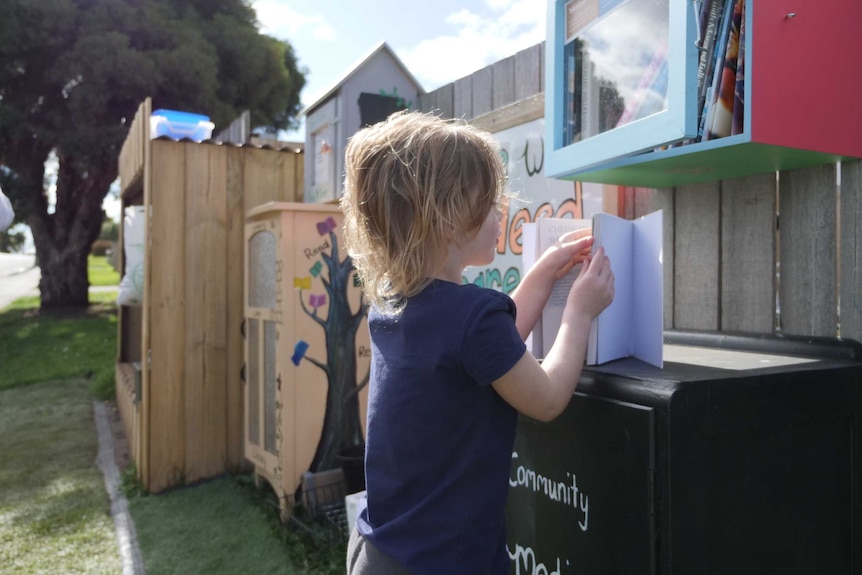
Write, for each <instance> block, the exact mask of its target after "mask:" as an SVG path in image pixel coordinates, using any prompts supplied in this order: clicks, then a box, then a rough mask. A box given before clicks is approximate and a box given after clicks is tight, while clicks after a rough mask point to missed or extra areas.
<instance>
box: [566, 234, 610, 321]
mask: <svg viewBox="0 0 862 575" xmlns="http://www.w3.org/2000/svg"><path fill="white" fill-rule="evenodd" d="M613 299H614V273H613V272H612V271H611V262H610V260H609V259H608V256H606V255H605V249H604V248H599V249H598V250H597V251H596V255H595V256H594V257H593V258H592V259H590V258H587V260H586V263H585V264H584V266H583V267H582V268H581V273H580V274H578V279H576V280H575V283H574V284H573V285H572V289H571V291H569V297H568V301H567V306H566V307H567V308H568V307H571V308H572V309H574V310H578V311H580V312H581V313H584V314H585V315H586V316H587V317H588V318H589V319H590V320H592V318H594V317H596V316H597V315H599V314H600V313H601V312H602V310H604V309H605V308H606V307H608V306H609V305H610V304H611V302H612V301H613Z"/></svg>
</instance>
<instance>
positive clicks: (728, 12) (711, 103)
mask: <svg viewBox="0 0 862 575" xmlns="http://www.w3.org/2000/svg"><path fill="white" fill-rule="evenodd" d="M735 4H736V0H727V2H726V4H724V14H722V16H721V20H720V25H719V28H718V35H717V37H716V40H715V51H714V56H713V58H711V60H712V62H713V75H712V82H711V83H710V87H711V92H710V96H709V98H707V99H706V102H705V104H704V112H703V113H704V115H705V116H706V124H705V126H704V131H703V135H702V139H703V140H709V139H711V138H712V134H711V127H712V123H713V121H714V118H715V104H716V102H717V100H718V92H719V85H720V83H721V74H722V71H723V70H724V66H723V62H724V56H725V52H726V51H727V40H728V36H729V35H730V21H731V19H732V18H733V8H734V6H735Z"/></svg>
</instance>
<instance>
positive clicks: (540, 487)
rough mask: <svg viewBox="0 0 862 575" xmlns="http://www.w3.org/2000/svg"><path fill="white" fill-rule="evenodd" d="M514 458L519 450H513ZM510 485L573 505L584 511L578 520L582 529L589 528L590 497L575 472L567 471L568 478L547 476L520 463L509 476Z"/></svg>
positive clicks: (563, 503)
mask: <svg viewBox="0 0 862 575" xmlns="http://www.w3.org/2000/svg"><path fill="white" fill-rule="evenodd" d="M512 459H518V452H517V451H513V452H512ZM509 486H511V487H515V488H524V489H529V490H531V491H533V492H534V493H539V494H542V495H544V496H545V497H547V498H548V499H550V500H551V501H555V502H557V503H560V504H562V505H567V506H571V507H572V508H573V509H576V510H578V511H580V512H581V513H583V520H581V521H579V522H578V526H579V527H580V528H581V531H586V530H587V529H588V528H589V519H590V498H589V497H588V496H587V494H586V493H584V492H583V491H580V490H578V480H577V477H576V476H575V474H574V473H570V472H568V471H567V472H566V479H564V480H559V479H554V478H552V477H545V476H544V475H542V474H540V473H536V472H535V471H533V470H532V469H529V468H527V467H524V466H523V465H518V466H515V467H513V469H512V476H510V477H509Z"/></svg>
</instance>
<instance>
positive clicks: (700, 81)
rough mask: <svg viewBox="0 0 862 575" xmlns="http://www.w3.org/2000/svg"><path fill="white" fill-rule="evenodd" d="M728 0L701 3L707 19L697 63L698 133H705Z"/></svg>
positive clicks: (702, 16)
mask: <svg viewBox="0 0 862 575" xmlns="http://www.w3.org/2000/svg"><path fill="white" fill-rule="evenodd" d="M727 2H728V0H704V2H703V4H702V5H701V18H702V19H705V22H704V23H703V24H702V26H703V33H702V34H701V39H700V53H699V55H698V64H697V110H698V112H699V114H700V115H699V116H698V126H699V127H700V128H701V129H699V131H698V134H699V135H700V134H703V129H702V128H703V127H705V125H706V118H705V117H704V113H703V112H704V108H705V107H706V104H707V102H708V99H707V94H708V92H709V91H710V86H711V84H712V76H713V70H714V68H715V44H716V38H717V37H718V32H719V28H720V27H721V17H722V15H723V14H724V7H725V6H726V3H727Z"/></svg>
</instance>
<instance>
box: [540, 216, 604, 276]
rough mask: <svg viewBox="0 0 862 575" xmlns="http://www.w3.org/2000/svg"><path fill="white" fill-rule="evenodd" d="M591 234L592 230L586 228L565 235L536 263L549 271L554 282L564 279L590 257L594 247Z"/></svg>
mask: <svg viewBox="0 0 862 575" xmlns="http://www.w3.org/2000/svg"><path fill="white" fill-rule="evenodd" d="M591 232H592V230H590V228H584V229H582V230H574V231H571V232H568V233H565V234H563V235H562V236H560V239H559V240H557V242H556V243H554V245H552V246H551V247H549V248H548V249H547V250H545V253H543V254H542V256H541V257H540V258H539V261H538V262H536V263H537V265H538V266H541V267H542V268H545V269H547V270H549V272H550V274H551V278H552V279H553V281H556V280H558V279H560V278H562V277H563V276H565V275H566V274H567V273H569V271H570V270H571V269H572V268H573V267H575V266H576V265H578V264H579V263H582V262H584V261H585V260H586V259H587V258H589V257H590V250H591V249H592V246H593V237H592V236H591V235H590V234H591Z"/></svg>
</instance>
